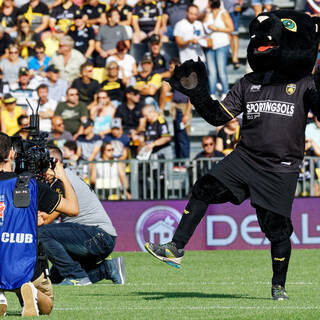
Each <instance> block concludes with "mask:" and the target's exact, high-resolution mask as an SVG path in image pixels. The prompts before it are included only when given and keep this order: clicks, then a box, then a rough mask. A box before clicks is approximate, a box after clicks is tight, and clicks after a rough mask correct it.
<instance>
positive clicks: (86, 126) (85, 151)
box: [76, 119, 102, 161]
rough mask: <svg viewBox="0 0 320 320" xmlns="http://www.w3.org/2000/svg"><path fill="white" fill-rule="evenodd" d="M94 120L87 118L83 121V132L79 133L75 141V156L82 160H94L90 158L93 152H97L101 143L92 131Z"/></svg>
mask: <svg viewBox="0 0 320 320" xmlns="http://www.w3.org/2000/svg"><path fill="white" fill-rule="evenodd" d="M93 125H94V122H93V121H92V120H91V119H88V120H87V121H86V122H84V123H83V134H81V135H80V136H79V137H78V138H77V140H76V142H77V147H78V149H77V156H78V157H79V158H80V157H81V158H82V159H84V160H89V161H91V160H94V159H93V158H92V154H93V152H94V153H95V154H96V153H98V152H99V150H100V147H101V145H102V140H101V137H100V136H99V135H97V134H95V133H94V132H93Z"/></svg>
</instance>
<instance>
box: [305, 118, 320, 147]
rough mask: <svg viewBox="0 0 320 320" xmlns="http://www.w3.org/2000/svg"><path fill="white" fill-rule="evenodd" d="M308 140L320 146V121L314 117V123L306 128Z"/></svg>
mask: <svg viewBox="0 0 320 320" xmlns="http://www.w3.org/2000/svg"><path fill="white" fill-rule="evenodd" d="M306 138H307V139H312V140H313V141H314V142H315V143H316V145H318V146H320V121H319V120H318V118H317V117H315V116H314V122H311V123H308V124H307V126H306Z"/></svg>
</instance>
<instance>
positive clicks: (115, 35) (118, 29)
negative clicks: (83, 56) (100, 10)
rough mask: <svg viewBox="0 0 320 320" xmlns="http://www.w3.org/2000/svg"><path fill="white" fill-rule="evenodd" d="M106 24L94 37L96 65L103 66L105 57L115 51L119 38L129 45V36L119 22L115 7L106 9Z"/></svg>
mask: <svg viewBox="0 0 320 320" xmlns="http://www.w3.org/2000/svg"><path fill="white" fill-rule="evenodd" d="M107 16H108V24H106V25H103V26H101V27H100V29H99V32H98V34H97V37H96V51H97V53H98V54H97V57H96V61H95V65H96V67H105V65H106V59H107V58H108V57H109V56H111V55H113V54H115V53H116V46H117V43H118V42H119V41H121V40H123V41H127V46H128V47H129V41H128V40H129V37H128V35H127V32H126V30H125V28H124V26H121V25H120V24H119V22H120V15H119V12H118V10H117V9H115V8H113V9H111V10H110V11H108V14H107Z"/></svg>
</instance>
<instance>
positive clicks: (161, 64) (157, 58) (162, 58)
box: [149, 34, 170, 78]
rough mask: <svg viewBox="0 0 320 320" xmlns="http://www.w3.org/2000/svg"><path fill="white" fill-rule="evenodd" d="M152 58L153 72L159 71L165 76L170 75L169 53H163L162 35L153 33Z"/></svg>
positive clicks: (151, 43)
mask: <svg viewBox="0 0 320 320" xmlns="http://www.w3.org/2000/svg"><path fill="white" fill-rule="evenodd" d="M149 43H150V49H151V58H152V62H153V68H152V72H153V73H159V74H160V75H161V76H162V77H163V78H165V77H166V78H167V77H168V70H169V60H170V58H169V56H168V55H167V54H161V53H160V50H161V42H160V36H159V35H157V34H153V35H152V36H151V38H150V41H149Z"/></svg>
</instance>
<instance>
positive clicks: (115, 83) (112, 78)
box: [101, 61, 126, 108]
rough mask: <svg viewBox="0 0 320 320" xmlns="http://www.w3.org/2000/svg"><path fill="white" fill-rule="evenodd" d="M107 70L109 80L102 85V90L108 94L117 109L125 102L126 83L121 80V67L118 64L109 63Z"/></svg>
mask: <svg viewBox="0 0 320 320" xmlns="http://www.w3.org/2000/svg"><path fill="white" fill-rule="evenodd" d="M106 69H107V80H105V81H103V82H102V83H101V88H102V89H103V90H105V91H106V92H107V93H108V95H109V97H110V99H111V101H112V104H113V105H114V107H115V108H117V107H118V106H119V105H120V104H121V102H122V100H123V96H124V90H125V88H126V82H125V79H120V78H119V70H120V67H119V65H118V63H117V62H115V61H111V62H109V63H108V65H107V67H106Z"/></svg>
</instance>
